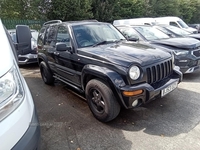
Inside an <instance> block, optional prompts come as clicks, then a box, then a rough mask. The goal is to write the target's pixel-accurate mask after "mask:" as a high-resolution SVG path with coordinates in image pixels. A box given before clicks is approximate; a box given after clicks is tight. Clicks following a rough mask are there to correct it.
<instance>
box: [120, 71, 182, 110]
mask: <svg viewBox="0 0 200 150" xmlns="http://www.w3.org/2000/svg"><path fill="white" fill-rule="evenodd" d="M181 80H182V73H181V72H180V71H177V70H176V71H174V73H173V74H172V75H171V76H169V77H168V78H165V79H163V80H161V81H159V82H157V83H155V84H153V85H150V84H148V83H142V84H139V85H136V86H129V85H126V86H124V87H122V88H120V93H121V94H120V98H121V102H122V104H123V106H124V107H125V108H127V109H128V108H133V107H137V106H140V105H142V104H146V103H148V102H150V101H152V100H154V99H157V98H161V97H162V95H163V91H164V90H168V88H169V87H171V86H172V87H173V86H174V85H176V86H177V84H178V83H179V82H180V81H181ZM175 88H176V87H173V88H172V89H171V90H170V89H169V90H170V91H169V92H171V91H173V90H174V89H175ZM138 90H142V91H143V93H142V94H139V95H136V96H130V97H128V96H124V95H123V91H138ZM169 92H168V93H169ZM168 93H167V94H168ZM167 94H166V95H167ZM164 96H165V95H164ZM135 101H138V102H137V105H134V106H133V104H135V103H134V102H135Z"/></svg>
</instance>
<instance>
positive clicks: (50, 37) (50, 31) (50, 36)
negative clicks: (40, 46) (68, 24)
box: [45, 26, 57, 46]
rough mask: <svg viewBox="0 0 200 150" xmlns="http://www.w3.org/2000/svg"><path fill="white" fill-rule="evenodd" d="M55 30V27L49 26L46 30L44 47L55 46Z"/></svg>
mask: <svg viewBox="0 0 200 150" xmlns="http://www.w3.org/2000/svg"><path fill="white" fill-rule="evenodd" d="M56 28H57V26H49V28H47V31H46V35H47V37H46V41H45V45H50V46H55V45H56Z"/></svg>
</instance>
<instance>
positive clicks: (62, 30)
mask: <svg viewBox="0 0 200 150" xmlns="http://www.w3.org/2000/svg"><path fill="white" fill-rule="evenodd" d="M56 42H57V43H58V42H63V43H65V44H66V45H67V46H71V44H70V36H69V32H68V30H67V28H66V27H64V26H60V27H58V33H57V37H56Z"/></svg>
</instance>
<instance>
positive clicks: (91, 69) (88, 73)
mask: <svg viewBox="0 0 200 150" xmlns="http://www.w3.org/2000/svg"><path fill="white" fill-rule="evenodd" d="M88 78H89V79H88ZM94 78H99V79H101V80H103V81H105V83H107V84H108V86H109V87H110V88H111V90H112V91H113V93H114V94H115V97H116V99H117V100H118V102H119V103H120V104H121V105H123V106H124V107H126V104H125V103H124V101H123V98H122V95H121V92H120V87H123V86H125V85H126V84H125V82H124V80H123V78H122V77H121V76H120V75H119V74H118V73H117V72H115V71H113V70H111V69H108V68H106V67H101V66H96V65H90V64H89V65H86V66H84V68H83V70H82V76H81V85H82V89H83V90H85V87H86V85H87V82H88V81H89V80H91V79H94Z"/></svg>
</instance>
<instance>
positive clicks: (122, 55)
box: [78, 42, 171, 66]
mask: <svg viewBox="0 0 200 150" xmlns="http://www.w3.org/2000/svg"><path fill="white" fill-rule="evenodd" d="M78 53H80V54H81V53H82V54H83V55H84V56H89V57H93V58H96V59H98V60H101V61H104V62H110V63H115V64H118V65H121V66H130V65H131V64H133V63H136V64H139V65H141V66H146V65H150V64H153V63H157V62H158V61H161V60H163V59H167V58H170V57H171V54H169V53H166V52H164V51H162V50H159V49H156V48H152V47H149V46H147V45H143V44H135V43H133V42H126V43H121V44H107V45H101V46H97V47H90V48H89V47H87V48H83V49H81V50H80V51H79V52H78Z"/></svg>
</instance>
